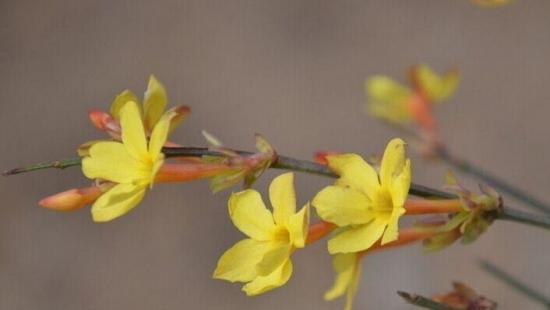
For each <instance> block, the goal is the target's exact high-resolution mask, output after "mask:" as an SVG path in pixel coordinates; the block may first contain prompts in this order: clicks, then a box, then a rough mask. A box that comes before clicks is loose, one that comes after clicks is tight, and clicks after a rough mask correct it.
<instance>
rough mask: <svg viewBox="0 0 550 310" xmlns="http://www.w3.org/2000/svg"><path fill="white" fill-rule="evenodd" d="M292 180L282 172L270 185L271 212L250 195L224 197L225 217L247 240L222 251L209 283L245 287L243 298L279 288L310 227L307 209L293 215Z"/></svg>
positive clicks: (252, 191)
mask: <svg viewBox="0 0 550 310" xmlns="http://www.w3.org/2000/svg"><path fill="white" fill-rule="evenodd" d="M293 179H294V175H293V174H292V173H285V174H282V175H280V176H278V177H277V178H275V179H274V180H273V181H272V182H271V185H270V186H269V200H270V201H271V204H272V206H273V213H272V212H270V211H269V210H268V209H267V208H266V206H265V204H264V203H263V201H262V197H261V196H260V194H259V193H258V192H257V191H255V190H250V189H249V190H245V191H241V192H238V193H234V194H232V195H231V197H230V198H229V202H228V208H229V216H230V217H231V220H232V221H233V224H235V226H236V227H237V228H238V229H239V230H240V231H241V232H243V233H244V234H245V235H247V236H248V237H249V238H247V239H243V240H241V241H239V242H238V243H236V244H235V245H234V246H233V247H231V248H230V249H229V250H227V251H226V252H225V253H224V254H223V255H222V257H221V258H220V260H219V261H218V265H217V267H216V270H215V271H214V278H216V279H223V280H227V281H231V282H248V283H247V284H246V285H244V286H243V291H245V292H246V294H247V295H249V296H252V295H258V294H261V293H264V292H266V291H269V290H271V289H274V288H277V287H279V286H282V285H284V284H285V283H286V282H287V281H288V279H289V278H290V275H291V274H292V262H291V260H290V256H291V255H292V253H293V252H294V250H295V249H297V248H303V247H304V246H305V241H306V238H307V231H308V229H307V227H308V225H309V206H307V205H306V206H305V207H303V208H302V209H301V210H300V211H299V212H296V194H295V192H294V185H293Z"/></svg>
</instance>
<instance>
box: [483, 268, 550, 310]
mask: <svg viewBox="0 0 550 310" xmlns="http://www.w3.org/2000/svg"><path fill="white" fill-rule="evenodd" d="M480 263H481V267H482V268H483V269H484V270H485V271H487V272H488V273H490V274H491V275H493V276H494V277H495V278H497V279H499V280H501V281H502V282H504V283H506V284H508V285H509V286H511V287H512V288H514V289H516V290H517V291H519V292H520V293H522V294H523V295H525V296H527V297H528V298H529V299H531V300H533V301H536V302H538V303H540V304H542V305H544V306H545V307H546V309H550V298H549V297H546V296H544V295H543V294H542V293H540V292H538V291H536V290H535V289H533V288H532V287H529V286H528V285H527V284H525V283H522V282H520V281H519V280H518V279H516V278H514V277H513V276H512V275H510V274H508V273H507V272H506V271H504V270H502V269H500V268H499V267H497V266H495V265H493V264H492V263H491V262H489V261H486V260H481V262H480Z"/></svg>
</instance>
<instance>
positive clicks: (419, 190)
mask: <svg viewBox="0 0 550 310" xmlns="http://www.w3.org/2000/svg"><path fill="white" fill-rule="evenodd" d="M235 152H236V153H238V154H240V155H243V156H247V155H252V154H254V153H252V152H246V151H235ZM163 153H164V154H165V156H166V157H167V158H170V157H201V156H220V157H222V156H226V155H224V154H222V153H220V152H216V151H211V150H209V149H208V148H203V147H170V148H164V149H163ZM78 165H80V158H69V159H64V160H56V161H53V162H43V163H39V164H36V165H32V166H28V167H22V168H16V169H12V170H8V171H6V172H4V173H3V175H4V176H8V175H14V174H19V173H24V172H30V171H36V170H41V169H48V168H57V169H64V168H67V167H72V166H78ZM270 168H274V169H284V170H292V171H298V172H304V173H309V174H315V175H321V176H325V177H329V178H337V177H338V176H337V175H336V174H334V173H333V172H332V171H331V170H330V169H329V168H328V167H326V166H324V165H321V164H318V163H314V162H310V161H306V160H299V159H295V158H291V157H287V156H278V157H277V160H276V161H274V162H273V163H272V164H271V167H270ZM409 194H411V195H414V196H419V197H424V198H432V199H457V198H459V197H458V196H457V195H455V194H451V193H448V192H444V191H440V190H437V189H434V188H430V187H427V186H424V185H420V184H415V183H411V187H410V190H409ZM493 216H494V218H495V219H502V220H507V221H513V222H518V223H523V224H528V225H533V226H537V227H541V228H545V229H550V217H545V216H537V215H533V214H530V213H526V212H522V211H519V210H515V209H511V208H509V207H506V206H503V207H502V208H501V209H499V210H496V211H495V212H494V214H493Z"/></svg>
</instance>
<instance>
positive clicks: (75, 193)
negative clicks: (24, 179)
mask: <svg viewBox="0 0 550 310" xmlns="http://www.w3.org/2000/svg"><path fill="white" fill-rule="evenodd" d="M105 190H106V189H105V188H104V187H100V186H91V187H84V188H73V189H70V190H68V191H64V192H61V193H58V194H55V195H52V196H49V197H46V198H44V199H42V200H40V202H38V204H39V205H40V206H41V207H44V208H48V209H52V210H56V211H73V210H77V209H80V208H82V207H84V206H86V205H88V204H91V203H92V202H94V201H95V200H96V199H97V198H99V196H101V194H103V192H104V191H105Z"/></svg>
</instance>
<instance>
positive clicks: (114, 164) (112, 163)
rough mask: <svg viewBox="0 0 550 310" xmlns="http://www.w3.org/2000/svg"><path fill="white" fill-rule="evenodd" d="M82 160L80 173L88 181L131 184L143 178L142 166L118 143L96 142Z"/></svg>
mask: <svg viewBox="0 0 550 310" xmlns="http://www.w3.org/2000/svg"><path fill="white" fill-rule="evenodd" d="M89 155H90V157H85V158H84V159H82V172H83V173H84V175H85V176H86V177H88V178H90V179H105V180H109V181H112V182H116V183H131V182H134V181H136V180H139V179H141V178H143V176H144V175H143V172H142V171H143V170H142V169H143V167H142V165H141V164H140V163H139V162H138V161H136V160H135V159H133V158H132V157H131V156H130V155H129V154H128V152H127V151H126V148H125V147H124V146H123V145H122V144H121V143H119V142H112V141H108V142H98V143H95V144H94V145H92V147H90V149H89Z"/></svg>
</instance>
